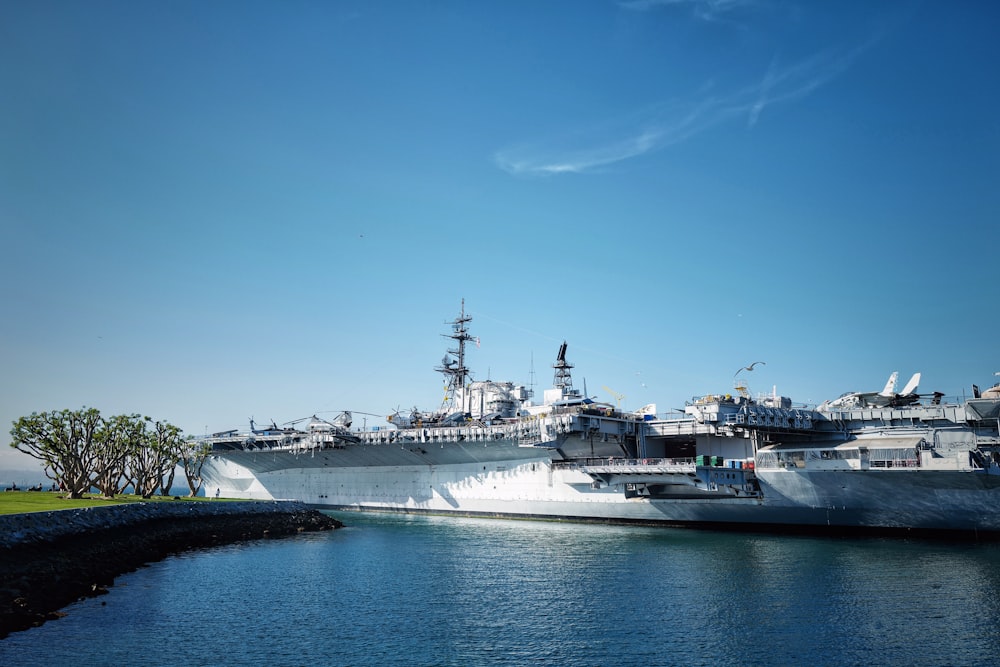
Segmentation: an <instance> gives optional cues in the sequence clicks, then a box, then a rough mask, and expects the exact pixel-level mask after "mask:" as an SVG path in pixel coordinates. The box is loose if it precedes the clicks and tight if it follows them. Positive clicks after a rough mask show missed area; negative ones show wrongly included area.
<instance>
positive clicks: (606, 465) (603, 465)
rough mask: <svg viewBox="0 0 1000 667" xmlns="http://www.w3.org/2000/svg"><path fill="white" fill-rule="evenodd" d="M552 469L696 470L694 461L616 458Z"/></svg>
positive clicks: (558, 465)
mask: <svg viewBox="0 0 1000 667" xmlns="http://www.w3.org/2000/svg"><path fill="white" fill-rule="evenodd" d="M552 467H553V468H554V469H560V468H561V469H575V470H582V471H584V472H602V473H622V474H634V473H650V472H660V473H684V474H687V473H693V472H695V470H696V469H697V465H696V463H695V460H694V459H691V458H683V459H666V458H646V459H618V458H588V459H580V460H576V461H557V462H554V463H553V465H552Z"/></svg>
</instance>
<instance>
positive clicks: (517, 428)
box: [202, 303, 1000, 536]
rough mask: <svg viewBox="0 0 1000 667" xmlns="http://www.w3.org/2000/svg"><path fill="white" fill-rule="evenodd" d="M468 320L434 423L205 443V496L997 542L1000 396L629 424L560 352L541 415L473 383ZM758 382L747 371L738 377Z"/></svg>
mask: <svg viewBox="0 0 1000 667" xmlns="http://www.w3.org/2000/svg"><path fill="white" fill-rule="evenodd" d="M470 321H471V317H469V316H468V315H467V314H466V313H465V310H464V303H463V308H462V312H461V313H460V315H459V316H458V317H457V318H456V319H455V320H454V321H453V322H451V327H450V331H449V333H448V334H446V336H447V337H449V338H450V339H451V340H452V341H453V343H454V345H453V347H452V348H451V349H449V350H448V353H447V354H446V355H445V357H444V359H443V360H442V362H441V364H440V366H439V367H438V368H437V369H436V370H437V371H438V372H440V373H442V374H443V375H444V376H445V378H446V381H447V393H446V397H445V401H444V402H443V404H442V407H441V408H440V409H439V410H436V411H433V412H420V411H417V410H412V411H410V412H407V413H405V414H404V413H399V412H397V413H395V414H393V415H390V416H389V417H388V420H387V424H386V426H381V427H372V428H367V429H360V430H359V429H356V428H353V423H352V422H353V419H352V415H351V414H350V413H349V412H344V413H342V414H341V415H339V416H338V417H337V418H336V419H332V420H324V419H319V418H317V417H313V418H312V419H310V420H309V421H308V424H306V425H304V426H301V427H300V426H299V425H290V426H285V427H278V426H277V425H275V424H273V423H272V424H271V426H269V427H267V428H256V425H254V424H253V423H252V422H251V428H250V430H247V431H227V432H223V433H216V434H214V435H212V436H209V437H206V438H204V441H205V443H206V444H207V445H209V446H210V448H211V451H210V454H209V456H208V458H207V460H206V462H205V465H204V467H203V469H202V478H203V481H204V488H205V492H206V494H207V495H218V496H221V497H227V498H258V499H295V500H299V501H302V502H305V503H308V504H310V505H315V506H317V507H322V508H329V509H339V510H373V511H397V512H412V513H433V514H456V515H464V516H486V517H512V518H535V519H546V520H575V521H601V522H615V523H629V522H635V523H643V524H662V525H672V526H692V527H713V528H742V529H748V528H752V529H767V530H779V531H792V530H802V531H821V532H856V531H878V532H905V533H907V534H916V533H925V532H926V533H938V532H947V533H949V534H956V533H964V534H968V535H976V536H986V535H990V534H994V535H997V536H1000V512H998V511H997V510H998V509H1000V432H998V431H1000V385H997V386H994V387H992V388H990V389H988V390H986V391H983V392H980V391H979V389H978V388H976V387H975V386H973V389H972V396H971V398H963V399H946V398H945V397H944V396H943V395H942V394H940V393H933V394H918V393H916V390H917V385H918V382H919V375H915V376H914V378H913V379H912V380H911V381H910V383H908V384H907V386H906V387H904V389H903V390H902V391H900V392H898V393H897V392H896V375H895V374H893V376H892V377H891V378H890V380H889V382H887V384H886V386H885V388H884V389H883V390H882V391H879V392H867V393H865V392H854V393H848V394H845V395H843V396H841V397H839V398H837V399H835V400H832V401H828V402H827V403H825V404H823V405H820V406H816V407H814V408H809V407H806V406H801V405H795V404H793V403H792V401H791V400H790V399H789V398H786V397H782V396H777V395H775V394H772V395H769V396H763V397H752V396H751V395H750V393H749V391H748V390H747V388H746V386H745V383H743V382H742V381H741V380H740V377H739V375H740V374H739V373H737V377H736V381H735V383H734V384H735V386H734V388H733V390H732V391H731V392H727V393H722V394H718V395H709V396H698V397H694V398H692V399H691V400H690V401H688V402H686V404H685V407H684V410H683V412H676V413H673V414H670V415H665V416H662V415H657V413H656V408H655V406H652V405H650V406H646V407H645V408H643V409H641V410H638V411H635V412H623V411H621V410H619V409H618V408H617V407H616V406H614V405H611V404H607V403H598V402H595V401H594V400H592V399H591V398H588V397H587V396H585V395H584V394H583V393H582V392H580V391H579V390H578V389H575V388H574V387H573V381H572V375H571V369H572V368H573V366H572V365H571V364H570V363H569V362H568V361H567V359H566V353H567V345H566V344H565V343H563V345H562V346H561V347H560V349H559V352H558V354H557V357H556V361H555V363H554V364H553V369H554V374H553V386H552V388H551V389H548V390H546V391H545V392H544V397H543V400H542V401H541V402H538V403H535V402H534V401H533V400H532V398H533V397H532V396H531V392H530V391H529V390H528V389H527V388H525V387H524V386H519V385H516V384H514V383H510V382H497V381H472V380H471V374H470V371H469V369H468V368H467V367H466V364H465V356H466V348H465V346H466V343H468V342H469V341H472V340H474V338H473V337H472V336H471V334H470V333H469V329H468V323H469V322H470ZM748 370H752V365H751V366H750V367H748Z"/></svg>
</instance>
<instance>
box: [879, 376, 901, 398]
mask: <svg viewBox="0 0 1000 667" xmlns="http://www.w3.org/2000/svg"><path fill="white" fill-rule="evenodd" d="M898 377H899V371H893V372H892V375H890V376H889V379H888V380H887V381H886V383H885V389H883V390H882V391H880V392H879V396H893V395H894V394H895V393H896V378H898Z"/></svg>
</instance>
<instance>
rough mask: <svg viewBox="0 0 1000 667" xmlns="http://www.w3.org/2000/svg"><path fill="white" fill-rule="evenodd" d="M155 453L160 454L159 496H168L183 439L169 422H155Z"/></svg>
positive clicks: (179, 457) (180, 453) (182, 447)
mask: <svg viewBox="0 0 1000 667" xmlns="http://www.w3.org/2000/svg"><path fill="white" fill-rule="evenodd" d="M153 435H154V437H155V444H154V445H153V446H154V447H155V448H156V450H157V451H159V452H160V453H161V458H160V472H159V486H160V495H161V496H168V495H170V487H172V486H173V485H174V475H176V474H177V464H178V463H180V461H181V455H182V453H183V449H184V439H183V438H182V437H181V430H180V429H179V428H177V427H176V426H174V425H173V424H171V423H169V422H159V421H158V422H156V424H155V425H154V427H153Z"/></svg>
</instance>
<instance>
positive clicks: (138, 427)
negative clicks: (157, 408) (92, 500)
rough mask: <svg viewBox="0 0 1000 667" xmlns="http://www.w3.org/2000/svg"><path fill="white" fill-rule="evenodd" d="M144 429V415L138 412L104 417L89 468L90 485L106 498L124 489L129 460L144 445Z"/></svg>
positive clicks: (126, 481) (126, 482)
mask: <svg viewBox="0 0 1000 667" xmlns="http://www.w3.org/2000/svg"><path fill="white" fill-rule="evenodd" d="M146 419H147V420H148V419H149V418H148V417H147V418H146ZM143 430H144V424H143V418H142V417H140V416H139V415H118V416H115V417H111V418H109V419H105V420H103V425H102V428H101V429H100V432H99V434H100V437H99V438H98V444H97V447H96V449H95V452H96V454H95V457H94V463H93V469H92V470H91V474H92V475H93V477H92V478H91V484H92V486H94V487H95V488H97V490H98V491H100V492H101V494H102V495H104V497H105V498H113V497H115V495H116V494H119V493H121V492H122V491H124V490H125V486H127V484H128V476H127V475H126V471H127V468H128V463H129V460H130V459H131V457H132V456H134V454H135V452H136V450H137V449H138V448H139V447H141V446H142V445H143Z"/></svg>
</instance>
